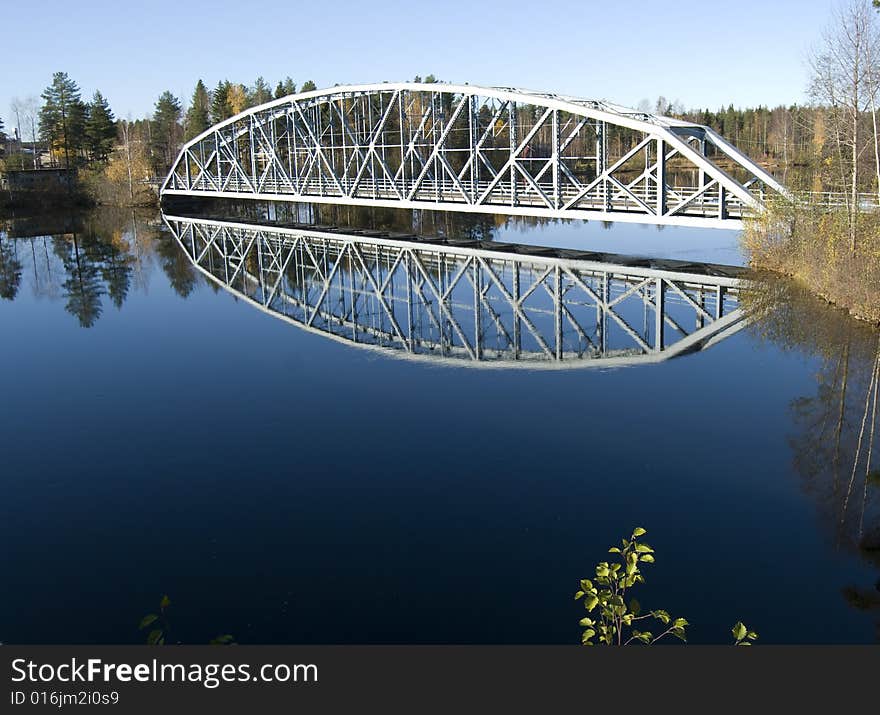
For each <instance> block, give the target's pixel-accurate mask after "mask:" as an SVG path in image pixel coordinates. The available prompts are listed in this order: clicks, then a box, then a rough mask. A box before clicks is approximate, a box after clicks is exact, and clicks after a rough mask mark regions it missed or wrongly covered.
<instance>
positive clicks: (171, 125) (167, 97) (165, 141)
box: [153, 90, 182, 173]
mask: <svg viewBox="0 0 880 715" xmlns="http://www.w3.org/2000/svg"><path fill="white" fill-rule="evenodd" d="M180 115H181V111H180V100H179V99H177V97H175V96H174V95H173V94H171V92H169V91H167V90H166V91H165V92H163V93H162V94H161V95H160V96H159V99H158V100H157V101H156V111H155V112H154V113H153V148H154V150H155V151H156V153H157V154H158V159H159V162H160V166H158V167H157V168H159V169H161V170H163V171H162V172H161V173H164V170H167V169H168V168H169V167H170V166H171V162H172V161H173V160H174V156H175V154H176V153H177V146H178V144H179V142H180V137H181V135H182V129H181V126H180Z"/></svg>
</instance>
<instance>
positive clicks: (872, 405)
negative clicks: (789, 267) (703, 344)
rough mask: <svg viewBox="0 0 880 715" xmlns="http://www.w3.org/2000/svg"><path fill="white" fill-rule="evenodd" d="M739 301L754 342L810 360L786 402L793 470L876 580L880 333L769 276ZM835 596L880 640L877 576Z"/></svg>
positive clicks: (841, 542)
mask: <svg viewBox="0 0 880 715" xmlns="http://www.w3.org/2000/svg"><path fill="white" fill-rule="evenodd" d="M743 303H744V304H745V306H746V310H747V311H749V312H750V313H751V314H752V316H753V322H752V325H751V327H750V330H751V331H752V332H753V333H754V334H755V335H756V336H757V337H758V338H759V339H760V340H762V341H766V342H769V343H772V344H773V345H775V346H778V347H781V348H782V349H784V350H787V351H794V352H798V353H800V354H802V355H803V356H805V357H808V358H814V359H818V362H819V366H820V367H819V370H818V372H817V373H816V391H815V393H814V394H810V395H804V396H802V397H799V398H798V399H796V400H794V401H793V403H792V404H791V435H790V437H789V444H790V446H791V449H792V452H793V461H794V466H795V469H796V471H797V473H798V474H799V475H800V477H801V479H802V480H803V486H804V489H805V490H806V492H807V493H809V494H810V495H811V497H812V498H813V499H814V500H815V502H816V504H817V506H818V509H819V512H820V514H821V517H822V523H823V524H824V526H825V528H826V529H827V531H828V535H829V538H830V539H833V540H834V541H835V543H836V544H837V545H838V546H839V548H842V549H845V550H848V551H851V552H855V553H857V554H858V555H859V556H860V557H861V558H862V559H864V560H865V561H866V562H868V563H870V564H871V565H872V566H873V567H875V568H876V569H877V575H878V576H880V467H878V462H880V460H878V458H877V451H878V450H880V442H878V441H877V439H876V438H877V432H878V427H880V425H878V423H877V398H878V382H880V381H878V369H880V331H878V330H877V329H876V328H875V327H873V326H869V325H866V324H865V323H863V322H860V321H856V320H853V319H852V318H850V317H849V316H848V315H847V314H845V313H844V312H843V311H841V310H839V309H836V308H834V307H832V306H829V305H828V304H827V303H826V302H824V301H823V300H821V299H819V298H817V297H815V296H814V295H813V294H811V293H810V292H809V290H808V289H807V287H806V286H804V285H802V284H799V283H797V282H795V281H791V280H784V279H779V278H777V277H774V276H770V275H758V276H756V278H755V280H754V283H753V289H752V290H750V291H748V292H747V293H745V294H744V296H743ZM842 593H843V596H844V598H845V599H846V600H847V601H848V602H849V603H850V604H851V605H852V606H853V607H855V608H857V609H860V610H867V611H871V612H873V613H874V614H875V618H876V622H877V629H878V638H880V579H878V581H877V582H876V583H874V584H849V585H847V586H846V587H844V588H843V591H842Z"/></svg>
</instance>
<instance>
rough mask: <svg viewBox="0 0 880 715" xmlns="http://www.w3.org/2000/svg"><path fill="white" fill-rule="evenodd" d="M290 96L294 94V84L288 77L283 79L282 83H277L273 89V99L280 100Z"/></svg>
mask: <svg viewBox="0 0 880 715" xmlns="http://www.w3.org/2000/svg"><path fill="white" fill-rule="evenodd" d="M290 94H296V82H294V81H293V80H292V79H291V78H290V77H285V78H284V81H283V82H279V83H278V86H277V87H276V88H275V99H281V97H286V96H288V95H290Z"/></svg>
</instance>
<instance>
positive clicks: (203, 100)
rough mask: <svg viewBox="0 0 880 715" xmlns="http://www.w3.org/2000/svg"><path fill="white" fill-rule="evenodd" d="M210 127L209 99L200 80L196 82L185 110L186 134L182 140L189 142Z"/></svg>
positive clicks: (206, 90)
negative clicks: (187, 107)
mask: <svg viewBox="0 0 880 715" xmlns="http://www.w3.org/2000/svg"><path fill="white" fill-rule="evenodd" d="M209 126H211V98H210V96H208V89H207V88H206V87H205V83H204V82H202V80H199V81H198V82H196V88H195V90H194V91H193V96H192V101H191V102H190V105H189V109H187V110H186V132H185V135H184V138H185V139H186V140H187V141H189V140H190V139H192V138H193V137H196V136H198V135H199V134H201V133H202V132H203V131H205V130H206V129H207V128H208V127H209Z"/></svg>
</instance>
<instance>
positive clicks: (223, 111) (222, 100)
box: [211, 80, 232, 124]
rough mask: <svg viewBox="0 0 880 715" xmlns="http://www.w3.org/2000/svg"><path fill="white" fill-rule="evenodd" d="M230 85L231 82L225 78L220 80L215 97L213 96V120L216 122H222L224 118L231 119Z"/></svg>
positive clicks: (214, 93) (215, 90)
mask: <svg viewBox="0 0 880 715" xmlns="http://www.w3.org/2000/svg"><path fill="white" fill-rule="evenodd" d="M229 87H230V84H229V82H228V81H227V80H224V81H222V82H219V83H218V84H217V87H216V88H215V89H214V92H213V97H212V98H211V121H212V122H213V123H214V124H217V123H218V122H222V121H223V120H224V119H229V117H231V116H232V112H231V111H230V109H229Z"/></svg>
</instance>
